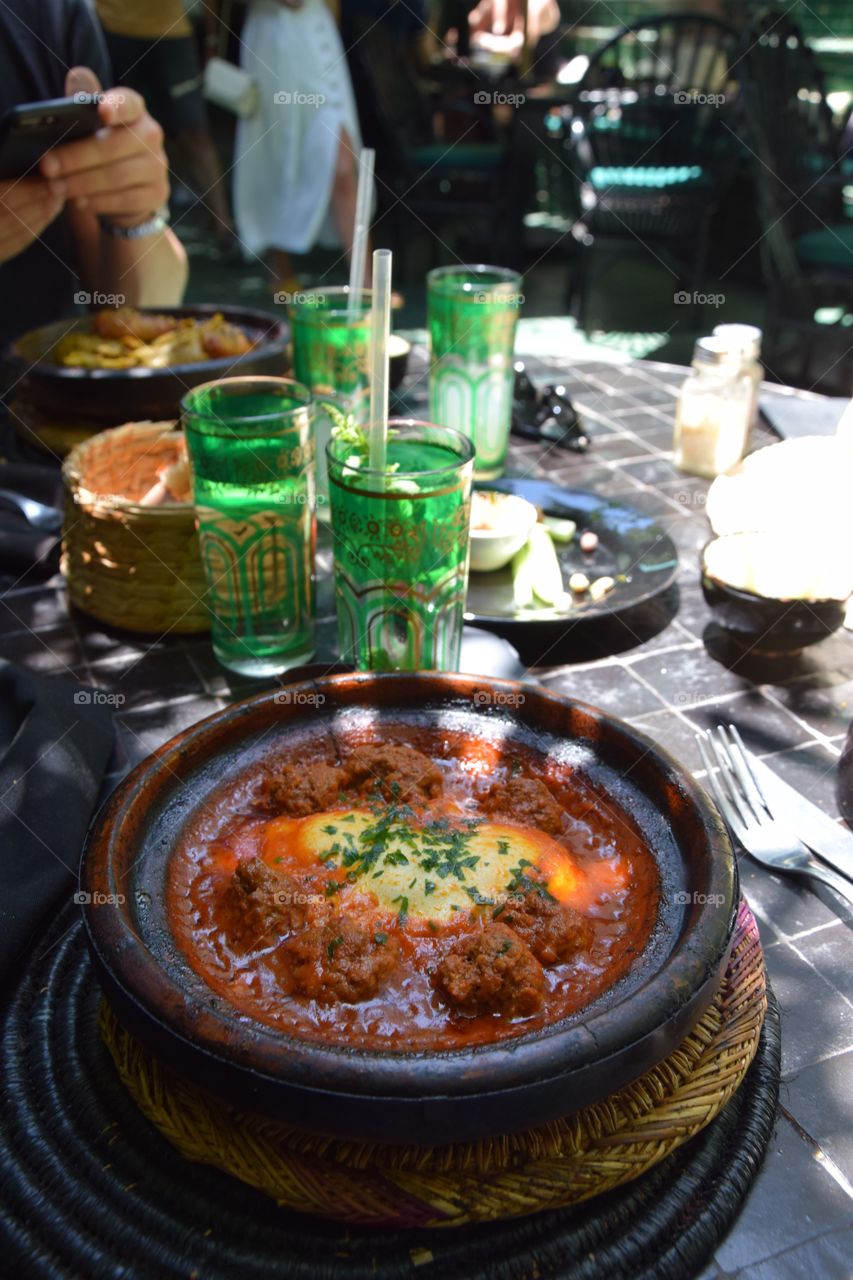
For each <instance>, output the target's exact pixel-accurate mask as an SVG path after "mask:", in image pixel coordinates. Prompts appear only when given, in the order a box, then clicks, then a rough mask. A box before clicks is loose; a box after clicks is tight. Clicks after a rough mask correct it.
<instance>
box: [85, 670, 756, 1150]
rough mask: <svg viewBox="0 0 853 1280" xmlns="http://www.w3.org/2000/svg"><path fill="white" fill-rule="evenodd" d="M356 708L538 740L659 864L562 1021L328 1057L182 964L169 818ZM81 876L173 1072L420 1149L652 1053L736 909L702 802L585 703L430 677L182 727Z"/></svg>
mask: <svg viewBox="0 0 853 1280" xmlns="http://www.w3.org/2000/svg"><path fill="white" fill-rule="evenodd" d="M484 689H487V690H488V692H489V694H490V699H489V701H488V702H484V699H483V690H484ZM522 693H523V697H519V695H520V694H522ZM319 694H322V697H323V699H324V701H320V700H319V698H318V695H319ZM496 695H497V696H496ZM365 708H368V709H370V710H371V711H372V712H373V713H374V714H375V716H376V717H377V722H378V723H379V724H381V722H382V721H383V720H385V721H388V722H392V721H393V722H395V723H398V724H399V723H401V722H409V723H411V724H413V725H424V724H428V725H435V724H442V723H443V724H448V723H451V722H452V724H453V725H454V726H455V727H457V728H460V729H464V730H465V731H466V732H470V733H474V734H478V733H479V734H483V733H488V734H489V735H490V737H494V734H495V730H496V727H497V725H496V722H499V724H500V727H501V733H502V734H503V735H505V740H506V743H507V750H510V751H511V750H512V749H513V746H514V744H516V743H519V742H523V743H527V744H529V745H531V746H533V747H534V748H536V749H538V750H539V751H550V752H551V753H555V754H556V755H557V757H558V758H561V759H565V760H566V761H567V762H569V763H571V764H572V765H573V766H574V767H575V768H577V769H578V770H580V771H581V772H582V773H583V774H584V775H585V776H587V777H588V778H589V779H590V781H591V782H592V783H593V784H594V785H595V786H596V787H597V788H598V789H599V790H604V791H605V792H606V793H607V794H609V795H611V796H612V797H613V798H614V800H615V801H616V802H617V803H618V804H619V805H620V806H621V807H622V808H623V809H624V810H625V811H627V812H628V813H630V815H631V816H632V818H633V820H634V822H635V823H636V824H637V825H638V826H639V828H640V830H641V831H642V833H643V834H644V836H645V838H646V840H647V842H648V843H649V845H650V847H651V848H652V850H653V852H654V855H655V858H656V860H657V862H658V866H659V870H660V875H661V881H662V885H663V893H662V896H661V905H660V911H659V918H658V921H657V924H656V927H655V929H654V931H653V933H652V936H651V938H650V940H649V943H648V945H647V947H646V949H645V951H644V952H643V954H642V955H641V956H640V957H638V959H637V961H636V962H635V964H634V966H633V967H632V969H631V970H629V972H628V973H627V974H626V975H625V976H624V978H623V979H622V980H621V981H620V982H619V983H618V984H616V985H614V986H613V987H611V988H610V989H609V990H608V991H607V992H606V993H605V994H604V995H603V996H601V997H600V998H599V999H598V1000H596V1001H595V1002H594V1003H593V1004H592V1005H590V1006H588V1007H587V1008H586V1009H585V1010H583V1011H582V1013H581V1014H579V1015H577V1016H576V1017H574V1018H572V1019H566V1020H564V1021H562V1022H558V1023H554V1024H552V1025H551V1026H549V1027H546V1028H544V1029H542V1030H540V1031H538V1032H536V1033H530V1034H528V1035H524V1036H520V1037H518V1038H517V1039H513V1040H510V1041H503V1042H502V1043H499V1044H496V1045H483V1046H479V1047H476V1048H470V1049H461V1050H452V1051H444V1052H436V1051H431V1052H417V1053H414V1052H413V1053H402V1052H390V1051H368V1050H347V1049H342V1048H340V1047H334V1046H327V1045H322V1044H318V1043H316V1042H314V1043H309V1042H308V1041H306V1040H301V1039H299V1038H298V1037H295V1036H292V1035H287V1034H284V1033H282V1032H280V1031H275V1030H273V1029H271V1028H269V1027H266V1026H264V1025H262V1024H260V1023H255V1022H252V1021H250V1020H248V1019H246V1018H245V1017H244V1016H241V1015H239V1014H238V1013H237V1011H236V1010H235V1009H234V1008H233V1007H232V1006H231V1005H229V1004H228V1003H227V1002H226V1001H224V1000H222V999H220V998H219V997H217V996H216V995H215V994H214V993H213V992H212V991H211V990H210V989H209V988H208V987H207V986H206V985H205V984H204V983H203V981H202V980H201V979H200V978H199V977H197V976H196V975H195V973H194V972H193V971H192V970H191V969H190V967H189V965H188V964H187V962H186V961H185V960H184V958H183V956H182V954H181V953H180V951H179V949H178V948H177V946H176V945H175V941H174V939H173V937H172V934H171V932H170V928H169V925H168V922H167V919H166V914H165V909H164V884H165V876H166V871H167V866H168V863H169V858H170V854H171V851H172V849H173V847H174V845H175V841H176V839H177V837H178V835H179V833H180V832H181V830H182V828H183V826H184V824H185V823H186V822H187V821H188V819H189V818H191V816H192V815H193V814H194V813H195V812H196V811H197V810H198V809H199V807H200V806H202V805H203V804H204V803H205V800H206V797H207V796H208V795H211V794H212V793H213V792H214V791H215V790H217V789H218V788H219V787H220V786H221V785H222V784H223V782H225V781H226V780H228V779H231V778H233V777H234V776H235V775H236V774H237V773H238V772H240V773H244V772H245V771H246V770H247V769H248V768H250V767H251V764H252V761H253V760H255V759H260V758H262V757H265V756H267V755H268V754H269V753H270V752H271V751H273V750H274V749H275V746H276V744H277V743H279V742H282V741H285V740H286V739H287V736H288V733H289V731H290V730H291V729H292V728H295V727H296V726H298V725H302V726H303V727H305V726H306V725H310V727H311V728H312V730H316V729H317V728H318V727H319V726H320V724H321V723H322V722H323V721H326V722H328V721H331V720H335V721H336V722H338V723H339V722H340V721H342V720H343V721H346V720H347V719H348V718H350V717H352V716H357V715H358V714H359V711H360V709H362V710H363V709H365ZM81 887H82V888H83V889H84V890H85V891H86V892H87V893H88V894H89V895H90V898H89V902H88V905H86V906H85V907H84V919H85V923H86V928H87V931H88V936H89V942H90V946H91V951H92V955H93V957H94V961H95V966H96V969H97V973H98V975H99V978H100V981H101V983H102V985H103V987H104V990H105V991H106V994H107V997H108V999H109V1000H110V1002H111V1004H112V1005H113V1007H114V1008H115V1010H116V1013H117V1014H118V1016H119V1017H120V1018H121V1020H122V1021H123V1022H124V1023H125V1025H126V1026H127V1027H128V1028H129V1029H130V1030H131V1031H132V1032H133V1033H134V1034H135V1035H137V1036H138V1037H139V1038H140V1039H141V1040H143V1041H144V1042H145V1043H146V1044H147V1045H148V1046H149V1047H150V1048H151V1049H152V1050H153V1051H154V1053H156V1054H157V1055H159V1056H160V1057H161V1058H162V1059H163V1060H164V1061H166V1062H167V1063H168V1064H169V1065H171V1066H172V1068H173V1069H175V1070H177V1071H179V1072H181V1073H183V1074H185V1075H186V1076H187V1077H188V1078H190V1079H191V1080H193V1081H194V1082H196V1083H197V1084H199V1085H202V1086H204V1087H205V1088H207V1089H209V1090H211V1091H213V1092H214V1093H218V1094H220V1095H221V1096H222V1097H224V1098H226V1099H228V1100H229V1101H231V1102H232V1103H234V1104H236V1105H238V1106H240V1107H243V1108H248V1109H254V1110H257V1111H260V1112H263V1113H265V1114H268V1115H272V1116H275V1117H278V1118H281V1119H284V1120H285V1121H287V1122H288V1123H291V1124H294V1125H296V1126H298V1127H300V1128H303V1129H308V1130H312V1131H317V1132H324V1133H330V1134H334V1135H338V1136H341V1137H348V1138H353V1139H355V1140H367V1141H373V1140H377V1141H385V1142H399V1143H415V1144H420V1145H428V1146H433V1145H438V1144H442V1143H448V1142H451V1141H464V1140H470V1139H474V1138H477V1137H481V1136H483V1135H486V1134H495V1133H501V1132H509V1131H512V1130H517V1129H521V1128H527V1127H530V1126H533V1125H539V1124H543V1123H545V1122H546V1121H548V1120H551V1119H554V1118H556V1117H558V1116H562V1115H566V1114H568V1113H570V1112H572V1111H575V1110H577V1109H578V1108H580V1107H582V1106H585V1105H586V1104H588V1103H590V1102H592V1101H594V1100H596V1099H598V1098H601V1097H603V1096H604V1095H606V1094H608V1093H611V1092H612V1091H613V1090H614V1089H617V1088H619V1087H621V1086H622V1085H624V1084H626V1083H627V1082H628V1081H630V1080H632V1079H634V1078H636V1077H637V1076H638V1075H640V1074H641V1073H642V1072H644V1071H646V1070H648V1069H649V1068H650V1067H651V1066H652V1065H654V1064H655V1063H657V1062H659V1061H660V1060H661V1059H662V1058H664V1057H665V1056H666V1055H667V1054H669V1053H670V1052H671V1051H672V1050H673V1049H674V1048H675V1047H676V1046H677V1045H678V1044H679V1043H680V1042H681V1040H682V1039H683V1038H684V1036H685V1035H686V1034H687V1032H688V1031H689V1030H690V1028H691V1027H692V1026H693V1025H694V1024H695V1022H696V1020H697V1019H698V1018H699V1017H700V1016H701V1014H702V1012H703V1011H704V1009H705V1008H706V1007H707V1005H708V1003H709V1002H710V1000H711V999H712V997H713V995H714V993H715V991H716V990H717V987H718V984H719V981H720V976H721V972H722V970H723V967H724V965H725V963H726V961H727V958H728V954H729V949H730V946H731V938H732V929H733V925H734V917H735V908H736V902H737V873H736V869H735V862H734V858H733V854H732V848H731V844H730V842H729V839H728V837H727V835H726V834H725V832H724V830H723V828H722V825H721V823H720V821H719V818H718V817H717V815H716V812H715V811H714V810H713V809H712V807H711V805H710V803H709V801H708V800H707V799H706V797H705V795H704V793H703V792H702V791H701V790H700V789H699V787H697V786H696V784H695V783H694V782H693V780H692V779H691V778H690V777H689V776H688V774H686V773H685V772H684V770H683V769H682V768H681V767H680V766H679V765H678V764H676V762H675V761H674V760H672V759H671V758H670V757H669V756H667V755H666V754H665V753H664V752H662V751H661V750H660V749H659V748H658V747H656V746H655V745H654V744H653V743H652V742H651V741H649V740H648V739H647V738H644V737H643V736H642V735H641V734H638V733H636V732H635V731H634V730H633V729H631V728H629V726H627V725H626V724H624V723H622V722H621V721H618V720H615V719H613V718H612V717H610V716H608V715H605V714H604V713H603V712H601V711H598V710H596V709H595V708H594V707H589V706H586V705H585V704H583V703H579V702H574V701H571V700H570V699H567V698H561V697H557V696H555V695H553V694H550V693H547V692H545V691H544V690H542V689H539V688H536V687H533V686H529V685H525V684H519V683H517V682H514V681H508V680H495V681H492V680H488V681H484V680H482V679H479V678H477V677H473V676H460V675H439V674H435V673H421V674H416V675H409V674H382V675H374V674H362V675H358V674H355V675H337V676H331V677H325V678H321V679H318V680H316V681H310V680H308V681H304V682H303V683H302V684H298V685H294V686H291V689H290V690H289V691H288V692H287V694H285V695H282V694H281V693H279V692H271V693H266V694H262V695H260V696H258V697H255V698H250V699H248V700H247V701H245V702H242V703H238V704H237V705H236V706H233V707H229V708H228V709H227V710H225V711H223V712H220V713H218V714H217V715H215V716H211V717H210V718H209V719H207V720H203V721H201V723H200V724H198V725H195V726H194V727H193V728H191V729H188V730H187V731H186V732H184V733H182V734H180V735H178V737H176V738H173V739H172V741H171V742H169V743H167V744H166V745H165V746H164V747H162V748H161V749H160V750H159V751H158V752H157V753H156V754H155V755H153V756H150V757H149V758H148V759H147V760H145V761H143V763H142V764H141V765H139V766H138V767H137V768H136V769H135V770H134V771H133V773H131V774H130V775H129V777H128V778H127V779H126V781H125V782H124V783H123V784H122V785H121V786H120V787H119V788H118V789H117V791H116V792H115V793H114V794H113V796H112V798H111V799H110V800H109V802H108V803H107V805H106V806H105V807H104V809H103V810H102V811H101V813H100V814H99V816H98V818H97V819H96V821H95V823H94V825H93V828H92V830H91V832H90V835H89V839H88V842H87V846H86V850H85V855H84V860H83V868H82V880H81Z"/></svg>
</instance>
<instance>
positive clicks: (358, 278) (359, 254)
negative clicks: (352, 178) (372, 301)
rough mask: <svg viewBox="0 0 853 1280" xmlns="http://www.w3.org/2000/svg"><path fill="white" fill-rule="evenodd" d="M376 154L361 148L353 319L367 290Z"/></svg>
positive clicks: (352, 273) (352, 266) (350, 298)
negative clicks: (368, 247) (369, 234)
mask: <svg viewBox="0 0 853 1280" xmlns="http://www.w3.org/2000/svg"><path fill="white" fill-rule="evenodd" d="M375 159H376V152H375V151H374V150H373V148H372V147H362V148H361V155H360V156H359V158H358V191H357V193H356V197H355V225H354V227H353V232H352V253H351V255H350V264H349V296H348V300H347V312H348V315H349V319H350V320H352V319H354V317H355V315H356V314H357V312H358V305H359V302H360V301H361V291H362V289H363V288H364V268H365V267H366V266H367V232H368V230H369V228H370V206H371V204H372V202H373V162H374V160H375Z"/></svg>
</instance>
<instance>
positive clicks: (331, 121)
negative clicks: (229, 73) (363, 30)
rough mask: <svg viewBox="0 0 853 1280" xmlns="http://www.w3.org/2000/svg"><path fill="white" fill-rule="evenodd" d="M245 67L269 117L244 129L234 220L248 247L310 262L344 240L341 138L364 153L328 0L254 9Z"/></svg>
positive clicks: (262, 115)
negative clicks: (339, 222) (334, 197)
mask: <svg viewBox="0 0 853 1280" xmlns="http://www.w3.org/2000/svg"><path fill="white" fill-rule="evenodd" d="M241 40H242V43H241V53H240V64H241V66H243V67H244V68H245V69H246V71H248V72H249V74H250V75H251V76H252V77H253V79H254V80H255V82H256V84H257V85H258V89H259V91H260V107H259V109H258V111H257V113H256V114H255V115H254V116H252V117H251V118H250V119H248V120H240V121H239V123H238V126H237V138H236V142H235V166H234V216H235V219H236V222H237V231H238V233H239V236H240V239H241V240H242V242H243V243H244V244H245V245H246V247H247V248H248V249H249V250H250V251H251V252H252V253H256V254H261V253H263V252H264V250H266V249H286V250H287V251H288V252H290V253H306V252H307V251H308V250H309V249H310V248H311V247H312V246H313V245H314V244H315V243H317V241H319V242H320V243H321V244H323V245H325V246H328V247H331V248H334V247H337V246H339V245H340V238H339V236H338V234H337V231H336V229H335V226H334V222H333V220H332V212H331V207H330V197H331V193H332V179H333V176H334V170H335V160H336V157H337V152H338V143H339V140H340V136H341V133H342V132H343V131H344V130H345V131H346V133H347V135H348V140H349V143H350V145H351V146H352V148H353V150H354V152H355V156H356V158H357V157H358V153H359V148H360V146H361V135H360V132H359V127H358V115H357V113H356V107H355V98H354V96H353V92H352V84H351V82H350V77H349V70H348V68H347V61H346V55H345V53H344V48H343V44H342V42H341V38H340V35H339V33H338V29H337V26H336V25H335V20H334V18H333V17H332V14H331V12H330V11H329V9H328V8H327V6H326V4H325V0H305V4H304V5H303V7H302V8H300V9H290V8H287V7H286V6H284V5H280V4H279V3H278V0H253V3H251V4H250V6H249V13H248V17H247V19H246V23H245V25H244V27H243V31H242V36H241Z"/></svg>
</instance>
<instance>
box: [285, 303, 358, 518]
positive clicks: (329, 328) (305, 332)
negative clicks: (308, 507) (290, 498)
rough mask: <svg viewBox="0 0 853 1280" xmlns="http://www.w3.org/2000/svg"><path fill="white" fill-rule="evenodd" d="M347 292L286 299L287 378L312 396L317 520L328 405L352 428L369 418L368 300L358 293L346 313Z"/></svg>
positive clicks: (323, 507) (323, 504) (322, 503)
mask: <svg viewBox="0 0 853 1280" xmlns="http://www.w3.org/2000/svg"><path fill="white" fill-rule="evenodd" d="M349 297H350V290H349V288H348V287H347V286H346V285H344V286H343V287H342V288H337V287H336V288H332V289H327V288H319V287H318V288H316V289H307V290H305V291H304V292H300V293H294V294H291V295H290V303H289V306H288V318H289V320H290V338H291V342H292V344H293V376H294V378H296V380H297V382H302V383H304V384H305V386H306V387H308V388H310V390H311V393H312V395H313V396H314V444H315V456H316V460H317V514H318V515H319V516H320V517H321V518H323V519H328V509H329V485H328V478H327V476H326V445H327V444H328V443H329V438H330V436H331V431H332V418H331V417H330V415H329V413H328V411H327V409H326V405H327V403H331V404H333V405H334V406H335V407H336V408H338V409H340V410H343V412H344V413H347V414H351V415H352V417H353V418H355V421H356V422H360V423H365V422H367V420H368V418H369V416H370V380H369V370H368V349H369V346H370V309H371V306H372V300H373V294H372V293H371V291H370V290H369V289H362V290H361V292H360V293H359V296H358V300H357V302H356V303H355V305H354V306H353V308H352V311H350V310H349Z"/></svg>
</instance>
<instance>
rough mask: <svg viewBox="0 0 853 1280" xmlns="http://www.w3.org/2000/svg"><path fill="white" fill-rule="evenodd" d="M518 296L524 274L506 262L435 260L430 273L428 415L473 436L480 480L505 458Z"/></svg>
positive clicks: (487, 477)
mask: <svg viewBox="0 0 853 1280" xmlns="http://www.w3.org/2000/svg"><path fill="white" fill-rule="evenodd" d="M523 302H524V295H523V294H522V293H521V276H520V275H519V274H518V272H516V271H509V270H506V269H505V268H503V267H486V266H480V265H477V266H460V267H439V268H438V269H437V270H436V271H430V273H429V274H428V276H427V323H428V327H429V338H430V369H429V411H430V417H431V419H432V421H433V422H438V423H440V424H441V425H442V426H444V427H453V428H454V429H455V430H456V431H461V432H462V434H463V435H466V436H469V437H470V439H471V440H473V441H474V448H475V450H476V462H475V468H474V469H475V472H476V475H477V478H478V479H484V480H492V479H494V478H495V477H496V476H499V475H500V474H501V472H502V471H503V467H504V462H505V461H506V451H507V445H508V443H509V428H510V415H511V413H512V387H513V376H514V375H513V367H512V366H513V358H512V357H513V348H514V346H515V329H516V324H517V322H518V316H519V312H520V311H521V305H522V303H523Z"/></svg>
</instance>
